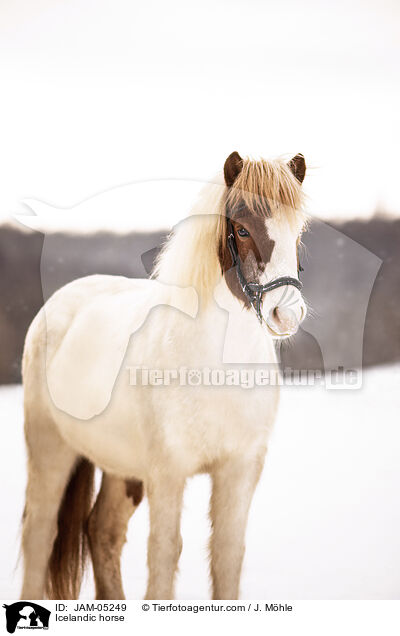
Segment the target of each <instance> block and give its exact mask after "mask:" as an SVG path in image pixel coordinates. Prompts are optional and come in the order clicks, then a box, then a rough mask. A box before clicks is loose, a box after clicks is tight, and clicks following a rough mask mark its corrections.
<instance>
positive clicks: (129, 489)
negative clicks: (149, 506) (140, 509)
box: [125, 479, 143, 506]
mask: <svg viewBox="0 0 400 636" xmlns="http://www.w3.org/2000/svg"><path fill="white" fill-rule="evenodd" d="M125 491H126V496H127V497H132V501H133V505H134V506H138V505H139V504H140V502H141V501H142V499H143V482H142V481H139V480H138V479H126V480H125Z"/></svg>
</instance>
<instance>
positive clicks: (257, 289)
mask: <svg viewBox="0 0 400 636" xmlns="http://www.w3.org/2000/svg"><path fill="white" fill-rule="evenodd" d="M227 225H228V239H227V241H228V248H229V252H230V255H231V258H232V267H235V269H236V275H237V278H238V281H239V284H240V287H241V288H242V291H243V293H244V295H245V296H246V298H247V299H248V300H249V302H250V304H251V306H252V307H253V309H254V311H255V312H256V314H257V317H258V320H259V321H260V322H262V320H263V317H262V314H261V303H262V298H263V295H264V294H265V293H266V292H269V291H272V290H273V289H277V288H278V287H284V286H285V285H293V287H296V288H297V289H298V290H299V291H300V290H301V289H302V287H303V283H301V282H300V281H299V279H298V278H293V277H292V276H281V277H280V278H275V279H274V280H271V281H270V282H269V283H266V284H265V285H260V284H259V283H249V282H248V281H247V279H246V278H245V276H244V274H243V272H242V268H241V264H240V258H239V251H238V247H237V244H236V238H235V233H234V231H233V225H232V221H231V220H230V219H227Z"/></svg>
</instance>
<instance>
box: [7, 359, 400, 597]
mask: <svg viewBox="0 0 400 636" xmlns="http://www.w3.org/2000/svg"><path fill="white" fill-rule="evenodd" d="M399 380H400V366H399V365H396V366H390V367H386V368H379V369H372V370H369V371H367V372H365V373H364V378H363V387H362V389H360V390H355V391H352V390H347V391H346V390H340V391H334V390H332V391H328V390H325V389H324V388H322V387H285V388H284V389H283V390H282V398H281V406H280V411H279V416H278V420H277V422H276V426H275V432H274V435H273V438H272V440H271V444H270V449H269V453H268V456H267V461H266V465H265V469H264V472H263V475H262V478H261V481H260V484H259V487H258V489H257V492H256V495H255V498H254V501H253V506H252V510H251V514H250V519H249V527H248V533H247V549H246V556H245V563H244V568H243V577H242V598H246V599H256V598H268V599H292V600H294V599H385V598H386V599H399V598H400V505H399V490H400V461H399V458H400V421H399V410H400V409H399V406H400V397H399V396H400V392H399V389H400V382H399ZM0 418H1V420H0V421H1V440H2V441H1V448H0V471H1V482H0V483H1V530H0V532H1V541H0V598H2V599H14V598H16V597H18V593H19V587H20V579H21V567H20V564H18V565H16V563H17V557H18V550H19V532H20V518H21V513H22V509H23V499H24V487H25V477H26V472H25V450H24V443H23V435H22V390H21V387H20V386H7V387H2V388H0ZM208 497H209V481H208V478H207V477H205V476H199V477H196V478H194V479H192V480H191V481H190V482H189V483H188V486H187V489H186V494H185V506H184V513H183V519H182V534H183V541H184V548H183V552H182V556H181V560H180V573H179V577H178V581H177V597H178V598H182V599H194V598H196V599H200V598H208V596H209V590H208V577H207V567H208V566H207V560H206V554H207V539H208V533H209V526H208V521H207V508H208ZM147 533H148V510H147V504H146V502H144V505H142V506H141V507H140V508H139V509H138V511H137V513H136V516H135V517H133V519H132V521H131V525H130V528H129V537H128V544H127V546H126V548H125V551H124V557H123V578H124V582H125V591H126V595H127V597H128V598H140V597H142V596H143V594H144V590H145V580H146V540H147ZM92 596H93V586H92V583H91V580H90V578H89V577H88V580H87V581H86V582H85V585H84V588H83V590H82V598H90V597H92Z"/></svg>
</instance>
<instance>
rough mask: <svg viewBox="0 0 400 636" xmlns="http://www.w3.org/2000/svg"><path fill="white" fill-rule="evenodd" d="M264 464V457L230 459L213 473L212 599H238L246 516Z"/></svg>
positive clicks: (211, 510) (217, 466) (220, 464)
mask: <svg viewBox="0 0 400 636" xmlns="http://www.w3.org/2000/svg"><path fill="white" fill-rule="evenodd" d="M263 463H264V454H262V456H259V457H253V458H251V459H250V460H247V461H246V460H244V459H242V458H235V459H228V460H226V461H224V462H223V463H219V464H218V465H216V466H215V467H214V468H213V470H212V472H211V478H212V495H211V506H210V517H211V525H212V536H211V542H210V556H211V576H212V586H213V599H237V598H238V597H239V584H240V573H241V569H242V562H243V556H244V549H245V546H244V540H245V533H246V526H247V517H248V514H249V508H250V504H251V500H252V498H253V494H254V490H255V487H256V485H257V482H258V480H259V477H260V474H261V471H262V467H263Z"/></svg>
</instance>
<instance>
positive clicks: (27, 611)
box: [3, 601, 51, 634]
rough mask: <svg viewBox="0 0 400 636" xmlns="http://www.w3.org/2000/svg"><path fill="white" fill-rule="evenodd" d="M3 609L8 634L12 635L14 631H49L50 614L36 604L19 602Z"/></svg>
mask: <svg viewBox="0 0 400 636" xmlns="http://www.w3.org/2000/svg"><path fill="white" fill-rule="evenodd" d="M3 607H4V608H5V610H6V621H7V631H8V633H9V634H13V633H14V632H15V630H16V629H49V618H50V614H51V612H50V610H48V609H46V608H45V607H42V606H41V605H38V604H37V603H32V602H31V601H19V602H17V603H12V604H11V605H3Z"/></svg>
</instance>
